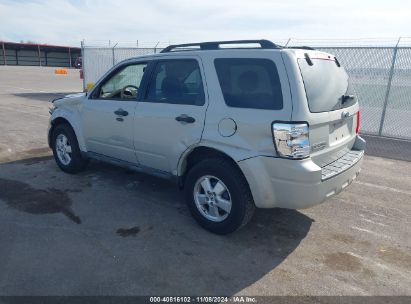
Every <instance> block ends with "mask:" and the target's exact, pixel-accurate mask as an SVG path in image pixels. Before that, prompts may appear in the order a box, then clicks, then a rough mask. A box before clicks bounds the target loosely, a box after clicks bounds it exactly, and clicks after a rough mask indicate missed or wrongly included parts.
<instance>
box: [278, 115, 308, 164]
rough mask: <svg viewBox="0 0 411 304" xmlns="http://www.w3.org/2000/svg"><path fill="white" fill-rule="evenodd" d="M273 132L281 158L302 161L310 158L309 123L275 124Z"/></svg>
mask: <svg viewBox="0 0 411 304" xmlns="http://www.w3.org/2000/svg"><path fill="white" fill-rule="evenodd" d="M272 132H273V139H274V145H275V149H276V150H277V153H278V155H279V156H280V157H284V158H290V159H302V158H306V157H309V156H310V140H309V129H308V124H307V123H305V122H303V123H282V122H274V123H273V125H272Z"/></svg>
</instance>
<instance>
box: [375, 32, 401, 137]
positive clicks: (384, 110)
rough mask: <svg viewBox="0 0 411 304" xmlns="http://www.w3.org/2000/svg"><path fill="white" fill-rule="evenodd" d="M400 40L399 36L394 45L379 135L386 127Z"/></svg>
mask: <svg viewBox="0 0 411 304" xmlns="http://www.w3.org/2000/svg"><path fill="white" fill-rule="evenodd" d="M400 40H401V37H399V38H398V41H397V44H396V45H395V47H394V52H393V55H392V63H391V68H390V75H389V77H388V84H387V90H386V92H385V99H384V106H383V108H382V114H381V121H380V128H379V130H378V135H379V136H381V135H382V129H383V127H384V121H385V114H386V112H387V105H388V98H389V97H390V90H391V84H392V78H393V76H394V69H395V61H396V60H397V52H398V45H399V44H400Z"/></svg>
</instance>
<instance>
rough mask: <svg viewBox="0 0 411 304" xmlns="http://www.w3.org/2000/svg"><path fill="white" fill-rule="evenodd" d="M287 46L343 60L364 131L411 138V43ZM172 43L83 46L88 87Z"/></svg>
mask: <svg viewBox="0 0 411 304" xmlns="http://www.w3.org/2000/svg"><path fill="white" fill-rule="evenodd" d="M273 41H277V43H281V44H282V45H287V46H303V45H304V46H307V45H309V46H312V47H315V49H318V50H321V51H325V52H329V53H331V54H334V55H335V56H337V58H338V60H339V61H340V62H341V64H342V65H343V66H344V67H345V69H346V70H347V73H348V74H349V75H350V77H351V79H352V83H353V86H354V89H355V91H356V94H357V96H358V98H359V101H360V108H361V132H362V133H364V134H369V135H376V136H380V137H389V138H396V139H405V140H407V141H408V140H411V39H409V38H402V39H396V40H368V41H367V40H346V41H341V40H338V41H337V40H334V41H333V40H321V41H319V40H317V41H316V40H298V39H277V40H273ZM168 44H170V43H161V44H160V43H157V44H152V46H151V47H148V46H147V45H141V44H140V45H139V44H138V42H137V43H136V44H133V45H130V44H125V43H117V44H114V45H111V43H109V44H107V45H101V44H100V45H92V44H86V43H85V42H84V41H83V42H82V56H83V70H84V87H86V86H87V84H89V83H95V82H96V81H97V80H98V79H99V78H100V77H101V76H102V75H103V74H104V73H105V72H106V71H107V70H108V69H110V68H111V67H112V66H113V65H115V64H117V63H118V62H120V61H122V60H124V59H127V58H131V57H137V56H142V55H147V54H153V53H158V52H160V51H161V50H162V49H163V48H164V47H165V46H167V45H168Z"/></svg>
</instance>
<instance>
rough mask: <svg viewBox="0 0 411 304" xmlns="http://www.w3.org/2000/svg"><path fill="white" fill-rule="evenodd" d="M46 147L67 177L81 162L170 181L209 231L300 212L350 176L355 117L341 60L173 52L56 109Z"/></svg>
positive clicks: (111, 74) (121, 68) (125, 65)
mask: <svg viewBox="0 0 411 304" xmlns="http://www.w3.org/2000/svg"><path fill="white" fill-rule="evenodd" d="M53 103H54V108H53V109H52V110H51V111H50V112H51V118H50V126H49V133H48V138H49V145H50V147H51V148H52V149H53V153H54V158H55V160H56V162H57V164H58V166H59V167H60V168H61V169H62V170H63V171H65V172H68V173H75V172H79V171H81V170H83V169H84V168H85V166H86V164H87V161H88V160H89V159H98V160H102V161H107V162H110V163H113V164H116V165H120V166H124V167H127V168H130V169H134V170H136V171H139V172H144V173H149V174H154V175H157V176H160V177H163V178H167V179H171V180H174V181H176V183H177V184H178V185H179V186H180V187H181V188H182V189H184V192H185V198H186V201H187V204H188V208H189V209H190V211H191V213H192V215H193V216H194V218H195V219H196V220H197V222H198V223H199V224H200V225H201V226H203V227H204V228H205V229H207V230H209V231H212V232H214V233H218V234H226V233H230V232H233V231H235V230H236V229H238V228H240V227H242V226H244V225H245V224H246V223H247V222H248V221H249V220H250V219H251V217H252V214H253V211H254V209H255V207H258V208H273V207H281V208H291V209H300V208H307V207H310V206H313V205H316V204H319V203H321V202H323V201H324V200H325V199H327V198H329V197H331V196H332V195H334V194H337V193H339V192H340V191H341V190H342V189H344V188H345V187H346V186H348V185H349V184H350V183H351V182H352V181H353V180H354V179H355V178H356V177H357V175H358V173H359V171H360V165H361V161H362V158H363V154H364V148H365V141H364V140H363V139H362V138H361V137H360V136H359V135H358V130H359V125H360V113H359V106H358V102H357V100H356V97H355V95H354V92H353V89H352V87H351V84H350V79H349V78H348V75H347V73H346V72H345V70H344V68H343V67H342V66H341V65H340V63H339V62H338V60H337V58H335V57H334V56H333V55H331V54H327V53H324V52H319V51H316V50H314V49H310V48H307V47H303V48H298V49H297V48H295V49H293V48H285V47H281V46H278V45H276V44H274V43H272V42H270V41H267V40H243V41H222V42H205V43H196V44H183V45H172V46H169V47H167V48H166V49H164V50H163V51H162V52H161V53H160V54H153V55H149V56H142V57H137V58H132V59H128V60H125V61H123V62H121V63H119V64H117V65H116V66H114V67H113V68H112V69H111V70H110V71H108V72H107V73H106V74H105V75H104V76H103V77H102V78H101V79H100V80H99V81H98V82H97V83H96V84H95V86H94V88H93V89H92V90H90V92H88V93H82V94H76V95H69V96H66V97H65V98H62V99H58V100H55V101H54V102H53Z"/></svg>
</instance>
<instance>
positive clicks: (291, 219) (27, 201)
mask: <svg viewBox="0 0 411 304" xmlns="http://www.w3.org/2000/svg"><path fill="white" fill-rule="evenodd" d="M81 88H82V85H81V80H80V79H79V78H78V71H77V70H70V71H69V74H68V75H66V76H63V75H54V73H53V69H50V68H39V67H0V261H1V262H0V295H229V296H231V295H250V296H252V295H411V229H410V225H411V187H410V185H411V163H410V162H407V161H400V160H392V159H387V158H381V157H375V156H367V157H366V159H365V161H364V164H363V170H362V172H361V175H360V177H359V179H358V180H357V181H356V182H355V183H354V184H352V185H351V186H350V187H348V189H347V190H346V191H343V192H342V193H340V194H339V195H337V196H335V197H333V198H331V199H330V200H329V201H327V202H326V203H324V204H322V205H319V206H316V207H314V208H310V209H306V210H299V211H293V210H286V209H272V210H257V212H256V214H255V216H254V218H253V220H252V221H251V222H250V224H249V225H248V226H246V227H245V228H243V229H242V230H240V231H238V232H236V233H234V234H231V235H228V236H217V235H213V234H211V233H209V232H207V231H204V230H203V229H201V228H200V227H199V226H198V225H197V224H196V223H195V222H194V220H193V219H192V218H191V216H190V215H189V212H188V209H187V208H186V207H185V205H184V201H183V197H182V195H181V193H180V192H179V190H178V189H177V188H176V186H175V185H173V184H171V183H169V182H167V181H164V180H161V179H159V178H155V177H151V176H147V175H143V174H138V173H135V172H130V171H127V170H125V169H122V168H116V167H113V166H110V165H106V164H103V163H99V162H94V161H93V162H91V163H90V165H89V167H88V169H87V170H86V171H85V172H83V173H81V174H78V175H68V174H65V173H63V172H62V171H60V170H59V169H58V167H57V166H56V164H55V162H54V160H53V159H52V157H51V152H50V150H49V149H48V147H47V140H46V129H47V120H48V107H49V106H50V104H49V103H48V100H50V99H52V98H53V97H54V96H59V94H61V93H70V92H75V91H81Z"/></svg>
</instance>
